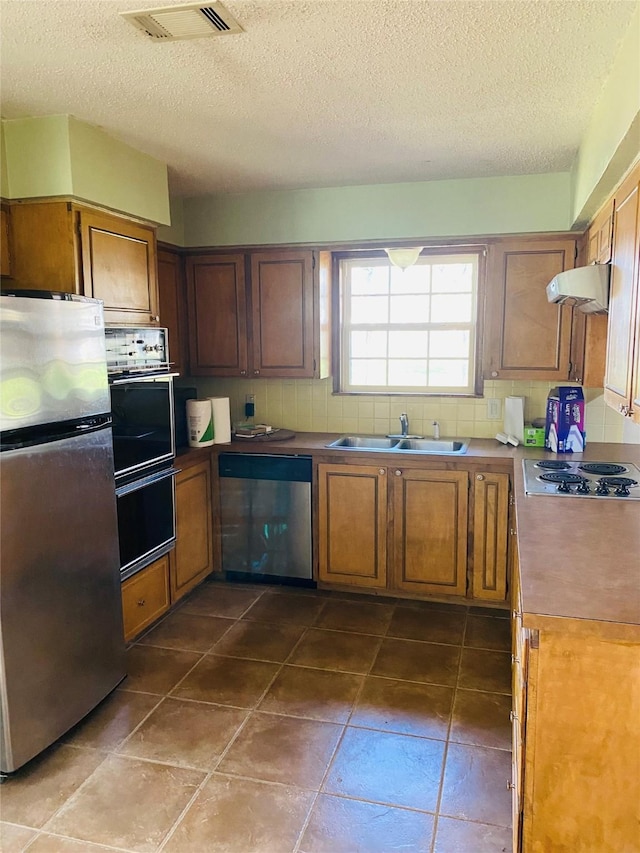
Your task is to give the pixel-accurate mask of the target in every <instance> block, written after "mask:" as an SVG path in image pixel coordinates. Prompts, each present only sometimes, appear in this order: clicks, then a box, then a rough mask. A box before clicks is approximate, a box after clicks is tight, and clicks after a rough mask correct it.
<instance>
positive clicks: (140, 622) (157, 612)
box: [122, 556, 169, 642]
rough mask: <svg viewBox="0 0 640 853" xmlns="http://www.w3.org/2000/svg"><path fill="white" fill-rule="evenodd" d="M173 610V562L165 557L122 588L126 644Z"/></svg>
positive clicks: (134, 576)
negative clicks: (171, 567)
mask: <svg viewBox="0 0 640 853" xmlns="http://www.w3.org/2000/svg"><path fill="white" fill-rule="evenodd" d="M168 609H169V558H168V557H167V556H164V557H161V558H160V559H159V560H156V561H155V563H151V565H150V566H147V567H146V568H145V569H142V571H140V572H137V573H136V574H135V575H132V576H131V577H130V578H128V579H127V580H126V581H125V582H124V583H123V584H122V618H123V622H124V638H125V640H126V642H129V640H132V639H133V638H134V637H137V636H138V634H140V633H141V631H143V630H144V629H145V628H147V627H148V626H149V625H151V623H152V622H155V620H156V619H158V618H159V617H160V616H162V614H163V613H166V611H167V610H168Z"/></svg>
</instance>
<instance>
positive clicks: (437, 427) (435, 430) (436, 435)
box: [432, 421, 440, 441]
mask: <svg viewBox="0 0 640 853" xmlns="http://www.w3.org/2000/svg"><path fill="white" fill-rule="evenodd" d="M432 426H433V438H434V440H435V441H439V440H440V424H439V423H438V421H434V422H433V424H432Z"/></svg>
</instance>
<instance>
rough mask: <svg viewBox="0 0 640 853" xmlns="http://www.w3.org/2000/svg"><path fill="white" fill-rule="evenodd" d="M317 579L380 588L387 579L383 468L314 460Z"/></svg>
mask: <svg viewBox="0 0 640 853" xmlns="http://www.w3.org/2000/svg"><path fill="white" fill-rule="evenodd" d="M318 503H319V506H318V529H319V537H318V556H319V579H320V581H322V582H324V583H329V584H343V585H348V586H359V587H370V588H384V587H386V584H387V469H386V468H376V467H374V466H370V467H369V466H362V467H361V466H359V465H326V464H322V463H321V464H320V465H319V466H318Z"/></svg>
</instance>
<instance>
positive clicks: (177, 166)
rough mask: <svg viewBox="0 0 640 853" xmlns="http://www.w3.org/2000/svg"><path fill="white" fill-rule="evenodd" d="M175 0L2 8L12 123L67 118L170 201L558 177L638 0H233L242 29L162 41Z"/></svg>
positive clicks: (7, 2) (5, 3) (84, 0)
mask: <svg viewBox="0 0 640 853" xmlns="http://www.w3.org/2000/svg"><path fill="white" fill-rule="evenodd" d="M169 5H175V4H174V3H172V2H171V0H160V2H148V0H77V2H67V0H0V14H1V20H0V24H1V28H2V36H1V43H0V46H1V53H0V68H1V73H2V88H1V99H2V116H3V118H8V119H11V118H21V117H25V116H41V115H53V114H60V113H70V114H72V115H74V116H76V117H77V118H78V119H81V120H83V121H86V122H89V123H90V124H94V125H97V126H99V127H102V128H103V129H104V130H106V131H107V132H108V133H110V134H112V135H113V136H115V137H117V138H118V139H121V140H122V141H124V142H126V143H128V144H130V145H132V146H133V147H134V148H137V149H139V150H141V151H144V152H146V153H148V154H151V155H153V156H154V157H157V158H158V159H160V160H162V161H163V162H165V163H167V164H168V165H169V175H170V186H171V190H172V193H174V194H176V195H183V196H193V195H201V194H206V193H214V192H234V191H243V190H263V189H277V188H281V189H293V188H303V187H322V186H343V185H353V184H376V183H390V182H399V181H424V180H434V179H443V178H468V177H476V176H478V177H481V176H489V175H517V174H531V173H540V172H554V171H565V170H567V169H569V168H570V166H571V163H572V161H573V158H574V156H575V154H576V151H577V148H578V145H579V144H580V141H581V139H582V136H583V134H584V132H585V130H586V127H587V124H588V120H589V117H590V115H591V111H592V108H593V106H594V105H595V102H596V100H597V98H598V96H599V94H600V92H601V91H602V87H603V85H604V83H605V81H606V78H607V74H608V72H609V70H610V68H611V66H612V63H613V60H614V57H615V54H616V50H617V47H618V46H619V44H620V40H621V39H622V37H623V35H624V33H625V30H626V28H627V27H628V25H629V22H630V19H631V16H632V13H633V11H634V8H635V7H636V6H637V5H638V4H637V2H632V0H615V2H608V0H593V2H591V0H550V2H548V0H505V1H504V2H503V0H485V2H475V0H470V2H467V0H453V2H449V0H362V1H360V0H310V2H304V0H282V2H281V1H280V0H225V6H226V8H227V9H228V10H229V11H230V12H231V14H232V15H233V16H234V17H235V18H236V19H237V21H238V22H239V23H240V24H241V26H242V27H243V29H244V30H245V32H244V33H241V34H238V35H225V36H220V37H215V38H208V39H197V40H192V41H179V42H165V43H155V42H153V41H151V39H149V38H148V37H147V36H145V35H144V34H142V33H140V32H139V31H137V30H135V29H134V28H133V27H132V26H131V24H129V23H127V22H125V21H124V19H123V18H121V17H120V16H119V14H118V12H120V11H127V10H133V9H144V8H157V7H159V6H169Z"/></svg>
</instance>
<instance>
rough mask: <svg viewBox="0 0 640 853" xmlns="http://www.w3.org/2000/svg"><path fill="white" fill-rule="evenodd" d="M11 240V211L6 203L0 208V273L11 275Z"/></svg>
mask: <svg viewBox="0 0 640 853" xmlns="http://www.w3.org/2000/svg"><path fill="white" fill-rule="evenodd" d="M11 242H12V241H11V211H10V208H9V206H8V205H5V204H3V205H2V207H1V208H0V275H3V276H11V275H12V267H11V259H12V256H13V248H12V245H11Z"/></svg>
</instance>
